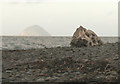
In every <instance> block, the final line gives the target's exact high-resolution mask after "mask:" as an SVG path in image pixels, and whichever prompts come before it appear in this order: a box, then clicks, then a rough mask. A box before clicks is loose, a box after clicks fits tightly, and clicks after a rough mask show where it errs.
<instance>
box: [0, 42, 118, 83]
mask: <svg viewBox="0 0 120 84" xmlns="http://www.w3.org/2000/svg"><path fill="white" fill-rule="evenodd" d="M2 64H3V67H2V69H3V70H2V71H3V72H2V73H3V74H2V81H3V82H101V81H102V82H116V81H118V79H119V75H120V66H118V65H119V64H120V59H119V54H118V43H117V42H116V43H107V44H104V45H102V46H94V47H82V48H76V47H60V46H58V47H54V48H43V49H28V50H3V51H2Z"/></svg>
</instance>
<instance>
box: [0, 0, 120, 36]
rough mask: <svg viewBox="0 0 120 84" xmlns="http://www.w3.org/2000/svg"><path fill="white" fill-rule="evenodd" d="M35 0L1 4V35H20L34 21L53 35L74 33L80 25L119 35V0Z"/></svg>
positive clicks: (34, 23) (101, 34)
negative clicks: (74, 0) (63, 0)
mask: <svg viewBox="0 0 120 84" xmlns="http://www.w3.org/2000/svg"><path fill="white" fill-rule="evenodd" d="M8 1H9V0H8ZM34 1H35V0H31V2H27V1H25V0H21V2H19V3H18V2H16V0H14V2H4V3H2V4H1V9H2V11H1V14H0V16H1V17H2V19H1V20H0V23H1V24H2V25H1V28H2V35H15V36H17V35H20V33H21V32H22V31H23V30H24V29H25V28H27V27H29V26H32V25H39V26H40V27H42V28H44V29H45V30H47V31H48V32H49V33H50V34H51V35H53V36H72V35H73V33H74V31H75V30H76V28H78V27H79V26H80V25H82V26H83V27H85V28H87V29H91V30H93V31H95V32H96V33H97V34H98V35H99V36H117V35H118V2H117V1H116V2H115V1H112V0H110V1H109V2H108V1H107V2H105V1H102V2H95V1H91V2H90V1H81V2H79V1H76V2H72V1H73V0H70V1H68V0H66V2H62V1H61V2H56V1H54V0H52V1H51V2H50V1H49V0H45V1H41V2H39V3H38V2H36V3H35V2H34ZM36 1H37V0H36ZM57 1H59V0H57Z"/></svg>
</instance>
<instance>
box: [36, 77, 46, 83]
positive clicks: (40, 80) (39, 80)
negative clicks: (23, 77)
mask: <svg viewBox="0 0 120 84" xmlns="http://www.w3.org/2000/svg"><path fill="white" fill-rule="evenodd" d="M36 81H37V82H44V81H45V79H44V78H39V79H37V80H36Z"/></svg>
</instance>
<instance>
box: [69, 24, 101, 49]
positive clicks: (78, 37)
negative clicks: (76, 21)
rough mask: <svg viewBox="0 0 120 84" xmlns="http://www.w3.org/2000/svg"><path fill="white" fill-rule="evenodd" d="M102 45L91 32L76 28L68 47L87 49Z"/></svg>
mask: <svg viewBox="0 0 120 84" xmlns="http://www.w3.org/2000/svg"><path fill="white" fill-rule="evenodd" d="M102 44H103V42H102V40H101V39H100V38H99V37H98V36H97V35H96V34H95V33H94V32H93V31H92V30H87V29H85V28H83V27H82V26H80V27H79V28H77V30H76V31H75V33H74V35H73V37H72V41H71V43H70V45H71V46H74V47H87V46H96V45H102Z"/></svg>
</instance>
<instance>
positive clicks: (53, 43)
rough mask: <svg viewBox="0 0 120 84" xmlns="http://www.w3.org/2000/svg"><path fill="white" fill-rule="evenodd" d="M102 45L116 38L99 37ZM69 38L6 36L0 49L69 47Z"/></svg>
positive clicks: (113, 41) (0, 43)
mask: <svg viewBox="0 0 120 84" xmlns="http://www.w3.org/2000/svg"><path fill="white" fill-rule="evenodd" d="M101 39H102V40H103V42H104V43H115V42H118V38H117V37H101ZM70 41H71V37H57V36H56V37H19V36H7V37H2V41H0V47H1V49H3V50H5V49H8V50H21V49H24V50H26V49H37V48H45V47H47V48H50V47H58V46H62V47H64V46H70V45H69V44H70Z"/></svg>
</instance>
